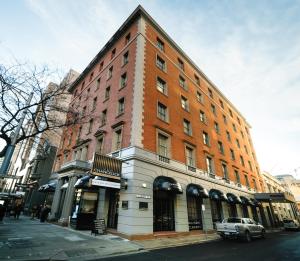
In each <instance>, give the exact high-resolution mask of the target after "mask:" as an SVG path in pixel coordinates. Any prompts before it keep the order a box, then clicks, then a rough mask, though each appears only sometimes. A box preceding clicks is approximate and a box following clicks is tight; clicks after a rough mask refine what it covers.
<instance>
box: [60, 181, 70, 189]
mask: <svg viewBox="0 0 300 261" xmlns="http://www.w3.org/2000/svg"><path fill="white" fill-rule="evenodd" d="M68 186H69V183H68V182H66V183H65V184H63V185H62V186H61V188H60V189H67V188H68Z"/></svg>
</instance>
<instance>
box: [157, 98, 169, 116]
mask: <svg viewBox="0 0 300 261" xmlns="http://www.w3.org/2000/svg"><path fill="white" fill-rule="evenodd" d="M157 116H158V118H160V119H161V120H163V121H168V108H167V106H165V105H164V104H162V103H160V102H158V103H157Z"/></svg>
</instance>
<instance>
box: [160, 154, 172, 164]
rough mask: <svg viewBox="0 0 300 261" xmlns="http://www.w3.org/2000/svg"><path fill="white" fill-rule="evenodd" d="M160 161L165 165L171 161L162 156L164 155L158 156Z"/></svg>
mask: <svg viewBox="0 0 300 261" xmlns="http://www.w3.org/2000/svg"><path fill="white" fill-rule="evenodd" d="M158 160H159V161H162V162H164V163H170V159H169V158H167V157H164V156H162V155H158Z"/></svg>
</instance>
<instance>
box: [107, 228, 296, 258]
mask: <svg viewBox="0 0 300 261" xmlns="http://www.w3.org/2000/svg"><path fill="white" fill-rule="evenodd" d="M101 260H106V261H108V260H111V261H117V260H122V261H127V260H128V261H134V260H138V261H149V260H155V261H159V260H164V261H167V260H172V261H174V260H185V261H186V260H197V261H198V260H206V261H208V260H222V261H226V260H228V261H229V260H230V261H240V260H242V261H247V260H251V261H261V260H263V261H279V260H280V261H281V260H288V261H292V260H297V261H299V260H300V232H292V231H289V232H286V231H282V232H277V233H272V234H268V235H267V238H266V239H255V240H253V241H252V242H251V243H243V242H237V241H235V240H226V241H215V242H210V243H203V244H196V245H189V246H182V247H176V248H166V249H159V250H153V251H147V252H143V253H139V254H131V255H123V256H118V257H112V258H105V259H101Z"/></svg>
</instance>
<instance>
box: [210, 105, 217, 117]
mask: <svg viewBox="0 0 300 261" xmlns="http://www.w3.org/2000/svg"><path fill="white" fill-rule="evenodd" d="M210 108H211V111H212V113H213V114H214V115H217V112H216V106H215V105H213V104H211V105H210Z"/></svg>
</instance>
